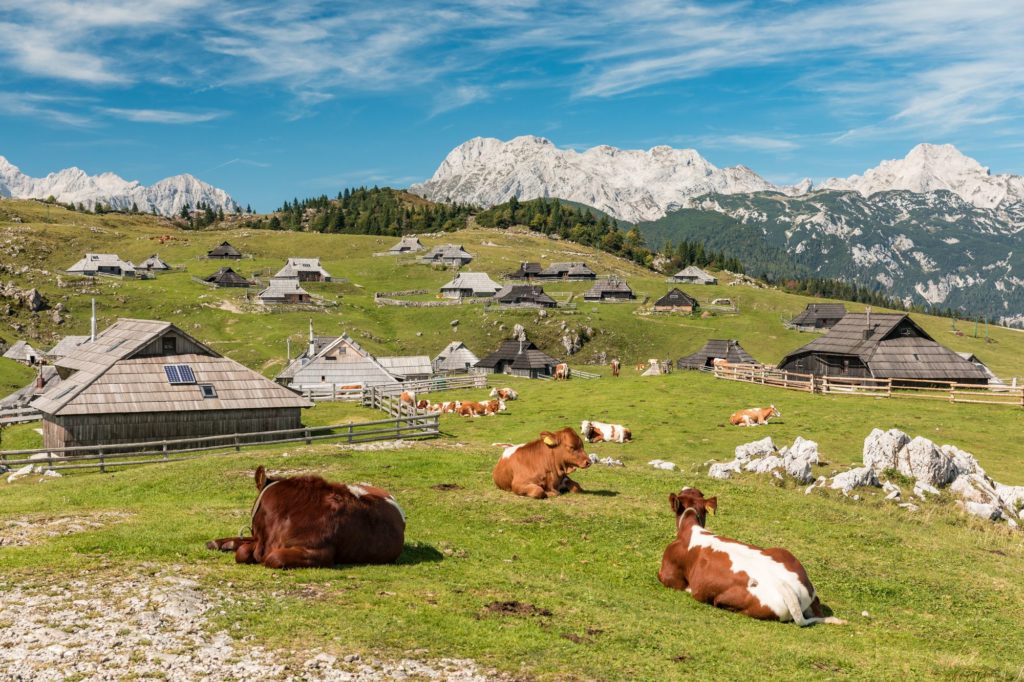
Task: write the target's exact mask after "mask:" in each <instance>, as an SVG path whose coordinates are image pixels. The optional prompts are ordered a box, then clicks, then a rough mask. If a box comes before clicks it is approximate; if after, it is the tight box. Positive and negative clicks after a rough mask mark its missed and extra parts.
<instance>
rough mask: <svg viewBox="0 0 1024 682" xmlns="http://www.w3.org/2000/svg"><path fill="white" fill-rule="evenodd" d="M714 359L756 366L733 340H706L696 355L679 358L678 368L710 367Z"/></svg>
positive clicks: (755, 361)
mask: <svg viewBox="0 0 1024 682" xmlns="http://www.w3.org/2000/svg"><path fill="white" fill-rule="evenodd" d="M715 358H722V359H724V360H726V361H727V362H730V363H733V364H743V365H747V364H749V365H756V364H757V360H755V359H754V358H753V356H751V355H750V353H748V352H747V351H745V350H744V349H743V346H741V345H740V342H739V341H737V340H735V339H708V340H707V342H705V344H704V346H703V347H701V349H700V350H698V351H697V352H696V353H691V354H690V355H687V356H685V357H682V358H679V361H678V362H677V363H676V366H678V367H685V368H687V369H700V368H701V367H710V366H711V363H712V361H713V360H714V359H715Z"/></svg>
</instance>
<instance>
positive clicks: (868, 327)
mask: <svg viewBox="0 0 1024 682" xmlns="http://www.w3.org/2000/svg"><path fill="white" fill-rule="evenodd" d="M864 317H865V323H864V338H865V339H870V338H871V335H872V334H874V333H875V330H874V329H872V328H871V306H868V307H866V308H864Z"/></svg>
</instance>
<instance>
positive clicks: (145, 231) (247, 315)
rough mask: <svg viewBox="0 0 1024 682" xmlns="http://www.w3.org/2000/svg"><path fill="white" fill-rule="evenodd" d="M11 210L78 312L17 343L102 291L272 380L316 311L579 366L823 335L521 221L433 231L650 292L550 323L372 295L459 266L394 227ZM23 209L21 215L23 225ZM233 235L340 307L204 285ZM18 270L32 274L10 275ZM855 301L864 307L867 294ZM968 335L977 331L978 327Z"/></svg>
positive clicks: (735, 292)
mask: <svg viewBox="0 0 1024 682" xmlns="http://www.w3.org/2000/svg"><path fill="white" fill-rule="evenodd" d="M0 209H2V211H0V266H7V267H6V268H5V269H6V271H7V274H3V275H0V279H4V280H11V281H14V282H15V283H17V284H18V285H19V286H21V287H29V286H35V287H38V288H39V289H41V290H42V291H43V293H44V294H45V295H46V297H47V298H48V299H49V300H50V302H51V305H56V304H57V303H63V304H64V306H65V307H66V308H67V311H68V317H67V321H66V322H65V323H64V324H63V325H61V326H59V327H58V326H57V325H55V324H53V322H52V321H51V320H50V317H49V315H48V314H47V313H41V314H37V315H30V314H28V313H27V312H26V311H24V310H19V309H15V310H14V312H13V315H12V316H11V317H10V318H8V321H9V322H10V323H15V324H20V325H23V326H24V330H23V332H21V333H20V334H19V333H15V332H14V331H13V330H11V329H8V330H6V331H5V332H4V336H5V337H6V338H7V339H8V341H10V342H13V341H14V340H16V339H17V338H18V337H23V338H27V339H29V340H30V341H32V342H33V343H36V342H38V343H39V344H40V345H41V346H43V347H48V346H49V344H50V343H52V342H53V341H55V340H56V339H57V338H58V337H59V335H62V334H72V333H76V334H84V333H87V332H88V326H89V300H90V298H92V297H95V298H96V301H97V308H98V312H99V318H100V327H101V328H102V327H103V326H105V325H106V324H108V323H110V322H112V321H113V320H114V319H116V318H117V317H123V316H130V317H157V318H161V319H167V320H170V321H173V322H175V323H176V324H178V325H180V326H181V327H182V328H183V329H185V330H186V331H188V332H190V333H193V334H195V335H196V336H198V337H199V338H200V339H202V340H204V341H208V342H210V343H211V344H212V345H213V346H214V347H216V348H217V349H218V350H220V351H222V352H224V353H225V354H226V355H228V356H230V357H232V358H234V359H236V360H238V361H240V362H242V363H244V364H246V365H249V366H251V367H253V368H256V369H258V370H259V371H262V372H263V373H265V374H267V375H268V376H270V375H273V374H274V373H275V372H276V371H278V370H279V369H280V368H281V367H282V366H283V365H284V363H285V359H286V358H285V354H286V345H285V341H286V339H288V338H291V339H292V342H293V352H295V349H296V348H297V347H298V346H299V345H301V344H302V343H303V339H304V338H305V335H306V333H307V328H308V323H309V320H310V319H312V320H313V322H314V325H315V327H316V330H317V332H318V333H320V334H331V333H339V332H341V331H348V332H349V333H351V334H353V336H354V337H355V338H356V339H357V340H358V341H360V342H361V343H363V344H364V345H365V346H366V347H367V348H369V349H370V350H371V351H373V352H377V353H382V354H391V353H393V354H398V353H417V354H427V355H431V356H433V355H435V354H436V353H437V352H439V351H440V350H441V349H442V348H443V347H444V346H445V344H447V343H448V342H449V341H452V340H456V339H458V340H462V341H464V342H466V343H467V344H468V345H469V346H470V348H472V349H473V350H474V351H475V352H476V353H477V354H478V355H482V354H483V353H486V352H487V351H489V350H490V349H492V348H493V347H495V346H496V345H497V343H498V342H499V341H500V340H501V339H503V338H506V337H507V335H508V334H509V332H510V330H511V327H512V326H513V325H514V324H516V323H521V324H523V325H525V326H526V328H527V330H528V332H529V333H530V336H531V338H533V339H534V340H535V341H537V342H538V344H539V345H540V346H541V347H542V348H544V349H545V350H546V351H547V352H549V353H550V354H552V355H554V356H555V357H559V358H564V357H565V352H564V349H562V348H561V346H560V344H559V342H558V340H559V338H560V337H561V335H562V331H561V325H562V323H563V322H564V323H565V324H566V325H568V327H569V328H570V329H573V330H575V329H579V328H582V327H591V328H593V329H594V330H596V332H597V333H596V335H595V336H594V338H593V339H592V341H591V342H590V343H588V344H587V345H586V346H585V347H584V349H583V351H582V352H581V353H579V354H578V355H577V356H574V357H571V358H569V360H570V361H572V362H573V363H574V364H584V365H585V364H588V363H590V362H592V361H593V358H594V357H595V356H596V355H597V354H598V353H601V352H604V353H607V354H608V355H609V356H611V355H616V356H618V357H620V358H621V359H622V361H623V363H624V364H626V365H627V366H628V365H631V364H632V363H634V362H637V361H641V360H646V359H648V358H652V357H657V358H677V357H679V356H680V355H684V354H686V353H689V352H692V351H693V350H695V349H696V348H698V347H699V346H700V345H702V344H703V342H704V340H706V339H707V338H736V339H739V340H740V341H741V342H742V343H743V345H744V347H746V348H747V349H748V350H749V351H750V352H751V353H752V354H753V355H754V356H755V357H756V358H757V359H758V360H761V361H764V362H777V361H778V360H779V359H780V358H781V357H782V356H783V355H784V354H785V353H786V352H787V351H790V350H792V349H794V348H796V347H798V346H800V345H802V344H804V343H806V342H807V341H809V340H810V338H811V337H810V335H807V334H800V333H797V332H792V331H788V330H786V329H785V328H784V327H783V326H782V319H783V318H789V317H792V316H793V315H795V314H796V313H797V312H798V311H800V310H801V309H803V307H804V306H805V305H806V303H808V302H809V301H811V300H812V299H809V298H805V297H801V296H794V295H790V294H786V293H783V292H781V291H777V290H763V289H753V288H750V287H743V286H738V287H737V286H727V285H726V283H725V282H723V284H722V285H721V286H716V287H699V288H698V287H684V289H686V290H687V291H688V292H689V293H691V294H693V295H695V296H697V297H698V298H699V299H700V300H701V301H702V302H704V303H707V302H708V301H710V300H711V299H712V298H717V297H728V298H731V299H732V300H733V301H734V302H736V303H737V304H738V305H739V307H740V311H741V312H740V314H739V315H735V316H725V315H722V316H715V317H711V318H709V319H699V318H689V317H677V316H666V315H647V314H641V313H640V310H639V309H640V308H641V305H640V304H641V303H642V302H643V300H644V299H645V298H650V300H654V299H655V298H657V297H660V296H661V295H663V294H664V293H665V292H666V291H667V289H668V288H669V287H670V286H671V285H670V284H669V283H667V282H665V281H664V279H663V277H662V276H660V275H657V274H656V273H653V272H651V271H648V270H644V269H642V268H640V267H638V266H636V265H633V264H631V263H628V262H626V261H624V260H621V259H618V258H615V257H612V256H609V255H607V254H604V253H601V252H599V251H595V250H594V249H591V248H587V247H583V246H580V245H577V244H572V243H569V242H563V241H556V240H552V239H549V238H547V237H543V236H537V235H533V234H528V233H525V232H523V231H518V230H508V231H506V230H484V229H468V230H464V231H460V232H458V233H456V234H443V235H437V236H436V237H429V236H428V237H423V238H422V239H423V241H424V243H426V244H427V245H428V246H429V245H435V244H440V243H445V242H448V241H457V242H460V243H463V244H464V245H465V247H466V248H467V249H468V250H469V251H470V252H472V253H474V254H476V256H477V258H476V260H474V261H473V263H472V264H471V265H470V266H469V267H468V268H467V269H468V270H472V271H477V270H482V271H485V272H488V273H490V274H491V275H492V277H495V278H497V277H498V276H499V275H500V274H501V273H504V272H510V271H512V270H514V269H516V267H517V266H518V263H519V262H520V261H521V260H539V261H544V262H549V261H553V260H583V261H586V262H587V263H589V264H590V265H591V266H592V267H593V268H594V269H595V270H597V271H598V272H599V273H600V274H602V275H604V274H612V273H614V274H618V275H620V276H622V277H624V278H626V279H627V280H628V282H629V283H630V285H631V286H632V287H633V289H634V291H635V292H636V293H637V294H638V296H639V297H640V300H639V301H638V302H637V303H627V304H614V305H612V304H607V305H597V304H584V303H583V302H582V300H581V294H582V293H583V292H584V291H585V290H586V289H587V288H588V285H587V284H586V283H582V282H571V283H557V284H551V285H548V286H547V291H549V292H551V293H554V294H555V295H556V297H561V298H565V297H568V296H569V295H570V294H574V295H575V296H576V297H577V299H578V304H579V305H578V308H577V309H576V310H569V311H554V312H552V314H551V315H550V316H549V317H547V318H545V319H541V318H539V317H538V315H537V313H536V312H531V311H497V310H486V309H485V308H484V307H483V306H479V305H463V306H457V307H444V308H425V309H410V308H388V307H384V308H381V307H378V306H376V305H375V304H374V302H373V292H374V291H382V290H400V289H413V288H425V289H428V290H430V291H432V292H433V291H436V290H437V289H438V287H440V285H441V284H442V283H444V282H445V281H447V280H448V279H450V278H451V276H452V273H451V272H449V271H443V270H434V269H432V268H430V267H427V266H423V265H416V264H410V261H409V259H399V258H395V257H374V256H373V255H372V254H373V253H374V252H378V251H382V250H385V249H386V248H387V247H389V246H391V244H392V243H394V241H395V238H394V237H379V236H359V235H334V234H318V233H305V232H298V233H296V232H276V231H264V230H245V229H232V230H206V231H200V232H192V231H181V230H177V229H175V228H174V227H173V225H171V224H170V223H168V222H167V221H163V220H160V219H156V218H151V217H148V216H127V215H111V214H108V215H102V216H93V215H87V214H79V213H73V212H68V211H64V210H63V209H61V208H59V207H54V206H49V207H48V206H44V205H42V204H39V203H36V202H20V201H4V202H2V203H0ZM13 216H17V217H18V218H20V219H21V220H22V222H20V223H17V222H12V221H11V217H13ZM165 235H167V236H171V237H173V239H172V240H170V241H167V242H166V243H164V244H161V243H159V242H158V241H156V238H157V237H160V236H165ZM224 240H229V241H231V243H232V244H234V245H235V246H237V247H238V248H240V249H242V251H243V252H245V253H247V254H251V255H252V256H253V258H252V259H245V260H242V261H241V262H239V263H237V264H236V263H229V264H230V265H232V266H233V267H236V269H238V270H240V271H241V272H242V273H243V274H245V275H247V276H252V275H255V276H258V277H261V278H263V279H264V280H266V279H267V278H268V277H269V276H270V275H272V274H273V273H274V272H276V271H277V270H278V269H279V268H280V267H281V265H283V263H284V260H285V259H286V258H287V257H288V256H319V257H320V258H321V259H322V261H323V263H324V266H325V267H326V268H327V270H328V271H330V272H331V273H332V274H333V275H334V276H335V277H338V278H345V279H346V280H347V281H346V282H344V283H330V284H312V285H310V286H309V287H307V288H308V289H309V290H310V291H311V292H313V293H315V294H318V295H321V296H323V297H324V298H325V299H327V300H328V301H330V302H332V303H337V305H335V306H333V307H328V308H325V309H323V310H317V311H309V310H305V309H294V308H293V309H278V310H273V311H270V310H266V309H263V308H261V307H258V306H255V305H250V304H248V303H247V302H246V293H245V292H244V291H242V290H217V289H210V288H208V287H205V286H203V285H201V284H198V283H196V282H193V281H192V277H194V276H196V277H199V276H205V275H208V274H211V273H213V272H214V271H215V270H216V269H217V268H219V267H220V266H221V265H223V264H224V263H223V262H220V261H207V260H201V259H200V257H201V256H203V255H204V254H205V253H206V251H207V250H209V249H210V248H212V247H213V246H214V245H216V244H218V243H220V242H221V241H224ZM86 251H94V252H95V251H99V252H108V251H109V252H116V253H118V254H120V255H121V256H122V257H124V258H127V259H130V260H132V261H134V262H138V261H141V260H142V259H144V258H146V257H147V256H149V255H150V254H153V253H159V254H160V256H161V257H162V258H164V259H165V260H167V261H168V262H169V263H171V264H172V265H173V266H175V267H181V268H184V270H181V271H175V272H173V273H170V274H166V275H160V276H158V277H157V278H156V279H155V280H145V281H142V280H138V281H131V280H129V281H121V280H114V279H107V278H99V279H97V280H96V281H95V282H91V281H88V280H82V279H76V278H72V277H69V276H66V275H65V276H63V277H61V281H63V283H64V284H65V286H64V287H59V286H58V277H60V275H59V273H60V272H61V271H62V270H63V269H65V268H67V267H68V266H70V265H71V264H72V263H73V262H75V261H76V260H77V259H79V258H80V257H81V256H82V254H83V253H85V252H86ZM25 266H27V268H28V269H27V271H25V272H23V273H22V272H20V271H21V270H22V269H23V268H24V267H25ZM12 271H13V272H19V273H20V274H9V273H11V272H12ZM253 293H254V292H253ZM847 306H848V308H850V309H854V310H856V309H858V306H857V305H856V304H847ZM456 319H457V320H458V321H459V324H458V326H457V327H453V326H452V325H451V324H450V323H451V322H452V321H453V320H456ZM915 319H917V320H918V321H919V322H920V323H921V324H922V326H924V327H925V328H926V329H927V330H928V331H929V332H930V333H932V334H933V335H934V336H935V337H936V338H937V339H938V340H939V341H941V342H942V343H945V344H947V345H948V346H950V347H951V348H953V349H954V350H958V351H970V352H973V353H976V354H977V355H978V356H979V357H980V358H981V359H982V360H983V361H985V362H987V363H988V364H989V365H990V366H991V367H992V368H993V369H994V370H995V371H996V372H997V373H998V374H1000V375H1004V376H1006V377H1010V376H1015V375H1020V374H1022V370H1021V363H1020V361H1019V358H1020V357H1021V354H1022V351H1024V334H1021V333H1020V332H1016V331H1011V330H1006V329H1001V328H994V327H993V328H992V329H990V340H991V341H992V342H991V343H986V342H985V340H984V339H983V338H978V339H975V338H972V337H971V336H969V335H968V336H954V335H953V334H951V333H949V330H950V327H951V322H950V320H948V319H941V318H931V317H928V316H917V315H915ZM502 325H504V326H505V327H506V329H505V330H502V329H501V326H502ZM961 328H964V325H963V324H961ZM965 331H969V332H971V333H972V332H973V326H972V327H971V328H970V329H969V330H967V329H965ZM982 333H984V330H982ZM417 334H420V335H417Z"/></svg>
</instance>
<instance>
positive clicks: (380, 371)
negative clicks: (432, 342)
mask: <svg viewBox="0 0 1024 682" xmlns="http://www.w3.org/2000/svg"><path fill="white" fill-rule="evenodd" d="M429 364H430V361H429V360H427V365H428V366H429ZM274 381H276V382H278V383H279V384H281V385H283V386H290V387H292V388H295V389H298V390H301V389H303V388H307V387H311V386H324V385H332V386H386V385H392V386H393V385H396V384H398V379H396V378H395V377H394V376H393V375H392V374H391V373H390V372H388V370H387V369H385V368H384V366H383V365H381V364H380V362H378V360H377V358H375V357H373V355H371V354H370V353H369V352H368V351H366V350H364V349H363V347H362V346H360V345H359V344H358V343H356V342H355V340H353V339H352V337H350V336H349V335H348V334H342V335H341V336H333V337H317V336H314V335H313V333H312V329H311V330H310V340H309V346H308V347H307V348H306V350H305V352H303V353H302V355H300V356H299V357H298V358H296V359H295V360H294V361H292V362H291V363H290V364H289V365H288V367H286V368H285V370H284V371H283V372H281V373H280V374H278V375H277V376H276V377H275V378H274Z"/></svg>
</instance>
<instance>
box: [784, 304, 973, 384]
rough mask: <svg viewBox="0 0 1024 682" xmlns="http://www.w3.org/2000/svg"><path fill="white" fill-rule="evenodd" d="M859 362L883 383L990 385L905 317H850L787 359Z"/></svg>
mask: <svg viewBox="0 0 1024 682" xmlns="http://www.w3.org/2000/svg"><path fill="white" fill-rule="evenodd" d="M809 354H813V355H825V356H848V357H855V358H857V359H859V360H860V361H861V362H863V363H864V365H866V366H867V368H868V370H869V372H870V374H871V376H873V377H876V378H880V379H924V380H932V379H934V380H944V381H957V380H970V381H979V380H986V379H987V376H986V374H985V372H984V371H982V370H981V369H980V368H978V367H976V366H975V365H974V363H972V362H970V361H968V360H965V359H964V358H962V357H960V356H959V355H957V354H956V353H954V352H953V351H951V350H949V349H948V348H946V347H945V346H942V345H940V344H939V343H937V342H936V341H935V340H934V339H933V338H932V337H931V336H929V335H928V333H927V332H925V331H924V329H922V328H921V327H920V326H918V324H917V323H916V322H914V321H913V320H912V319H911V318H910V316H909V315H906V314H903V313H870V314H869V313H847V314H846V315H845V316H844V317H843V318H842V319H841V320H839V322H837V323H836V325H835V326H834V327H832V329H830V330H829V331H828V332H827V333H826V334H825V335H824V336H821V337H818V338H817V339H814V340H813V341H811V342H810V343H808V344H807V345H805V346H803V347H801V348H798V349H797V350H795V351H793V352H791V353H789V354H788V355H786V357H785V358H783V359H782V362H780V363H779V366H780V367H781V366H783V365H785V364H786V363H788V362H790V361H792V360H794V359H796V358H798V357H799V356H803V355H809Z"/></svg>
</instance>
